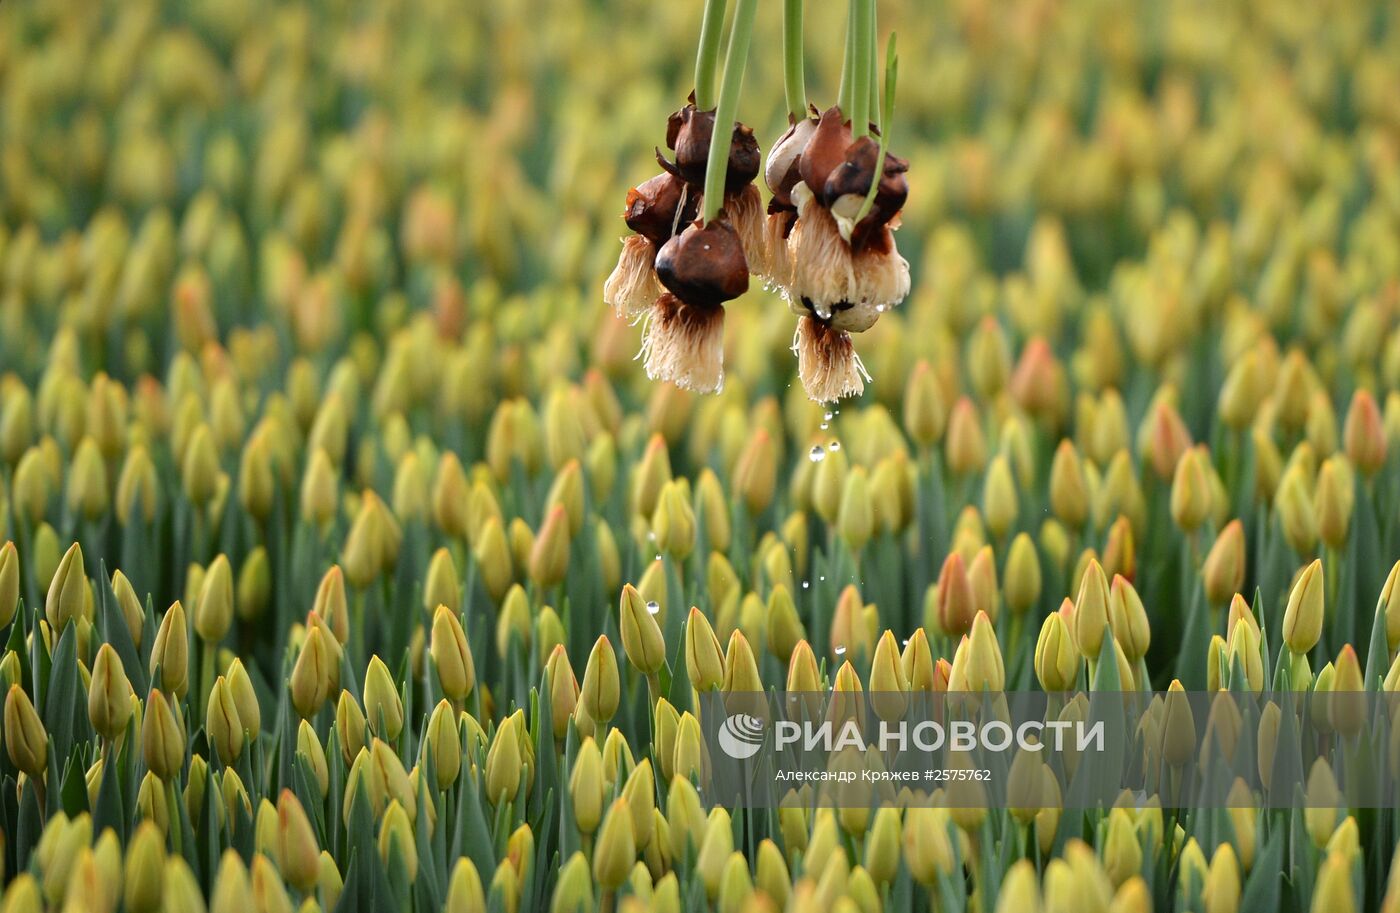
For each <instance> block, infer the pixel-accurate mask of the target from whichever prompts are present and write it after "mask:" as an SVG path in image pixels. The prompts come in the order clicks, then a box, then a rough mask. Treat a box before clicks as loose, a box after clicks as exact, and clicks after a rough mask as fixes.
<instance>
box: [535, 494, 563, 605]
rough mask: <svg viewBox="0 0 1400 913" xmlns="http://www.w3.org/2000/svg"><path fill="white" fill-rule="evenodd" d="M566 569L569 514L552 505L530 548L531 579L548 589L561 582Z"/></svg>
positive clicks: (561, 508)
mask: <svg viewBox="0 0 1400 913" xmlns="http://www.w3.org/2000/svg"><path fill="white" fill-rule="evenodd" d="M568 569H569V516H568V514H567V513H566V512H565V510H564V508H563V507H562V506H560V505H555V506H554V507H553V508H551V509H550V511H549V513H548V514H546V515H545V520H544V525H543V526H541V527H540V532H539V535H538V536H536V537H535V544H534V547H533V548H532V549H531V550H530V561H529V573H530V579H531V580H533V581H534V582H535V584H536V585H537V586H540V587H542V588H545V589H548V588H550V587H553V586H558V585H559V584H561V583H563V582H564V575H565V574H566V573H567V572H568Z"/></svg>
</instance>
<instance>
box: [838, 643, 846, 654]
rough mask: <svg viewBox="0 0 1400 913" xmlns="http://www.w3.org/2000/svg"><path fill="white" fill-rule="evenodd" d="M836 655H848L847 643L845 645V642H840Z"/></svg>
mask: <svg viewBox="0 0 1400 913" xmlns="http://www.w3.org/2000/svg"><path fill="white" fill-rule="evenodd" d="M836 655H837V656H845V655H846V645H845V644H840V645H838V646H837V647H836Z"/></svg>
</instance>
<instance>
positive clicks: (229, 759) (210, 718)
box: [204, 675, 305, 766]
mask: <svg viewBox="0 0 1400 913" xmlns="http://www.w3.org/2000/svg"><path fill="white" fill-rule="evenodd" d="M303 722H305V721H303ZM204 728H205V732H206V733H207V734H208V736H209V741H210V742H212V743H213V745H214V748H215V749H216V750H217V751H218V752H219V758H220V760H222V761H223V762H224V764H225V765H226V766H232V765H233V764H234V762H236V761H237V760H238V756H239V755H240V754H242V753H243V723H242V722H241V721H240V720H239V719H238V708H237V706H236V705H235V704H234V702H233V693H232V689H230V688H229V686H228V682H227V681H226V680H225V678H224V677H223V676H222V675H221V676H219V677H218V678H217V679H215V680H214V687H213V688H211V689H210V691H209V709H208V711H207V714H206V716H205V722H204Z"/></svg>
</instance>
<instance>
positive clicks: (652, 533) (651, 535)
mask: <svg viewBox="0 0 1400 913" xmlns="http://www.w3.org/2000/svg"><path fill="white" fill-rule="evenodd" d="M647 541H648V542H655V541H656V530H654V529H649V530H647ZM656 557H658V558H660V557H661V556H660V555H657V556H656Z"/></svg>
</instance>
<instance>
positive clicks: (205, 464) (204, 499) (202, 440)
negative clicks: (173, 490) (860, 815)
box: [180, 424, 219, 508]
mask: <svg viewBox="0 0 1400 913" xmlns="http://www.w3.org/2000/svg"><path fill="white" fill-rule="evenodd" d="M180 480H181V484H182V486H183V488H184V492H185V497H187V498H189V500H190V503H191V504H193V505H194V506H195V507H197V508H203V507H204V506H205V505H207V504H208V503H209V501H210V499H212V498H213V497H214V494H215V493H216V491H217V490H218V486H219V451H218V450H217V449H216V448H215V446H214V438H213V436H212V435H211V434H210V432H209V426H208V425H205V424H200V425H199V426H198V427H196V428H195V430H194V432H193V433H192V434H191V435H190V439H189V443H187V444H186V445H185V455H184V459H183V460H181V463H180Z"/></svg>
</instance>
